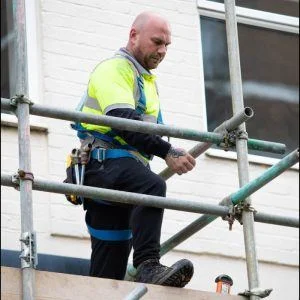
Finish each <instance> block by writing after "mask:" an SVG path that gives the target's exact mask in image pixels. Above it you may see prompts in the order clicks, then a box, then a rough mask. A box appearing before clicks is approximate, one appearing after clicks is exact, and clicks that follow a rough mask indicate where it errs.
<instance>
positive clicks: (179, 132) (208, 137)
mask: <svg viewBox="0 0 300 300" xmlns="http://www.w3.org/2000/svg"><path fill="white" fill-rule="evenodd" d="M1 110H2V112H15V110H16V107H15V106H14V105H12V104H11V101H10V100H9V99H5V98H1ZM30 113H31V114H32V115H37V116H41V117H48V118H54V119H61V120H67V121H74V122H79V123H81V122H83V123H90V124H97V125H99V124H101V125H105V126H109V127H112V128H117V129H123V130H129V131H136V132H143V133H150V134H157V135H161V136H171V137H176V138H180V139H187V140H192V141H199V142H210V143H213V144H220V143H222V142H223V141H224V136H223V134H221V133H215V132H200V131H197V130H191V129H186V128H178V127H174V126H168V125H158V124H152V123H148V122H140V121H135V120H128V119H124V118H117V117H109V116H96V115H93V114H87V113H82V112H78V111H68V110H64V109H61V108H54V107H51V106H46V105H39V104H32V105H30ZM248 144H249V149H251V147H252V145H253V144H255V143H251V139H249V140H248ZM259 147H260V150H261V151H268V152H274V153H279V154H282V153H284V152H285V148H286V146H285V145H284V144H280V143H273V142H262V143H261V144H260V145H259ZM255 149H257V147H256V148H255Z"/></svg>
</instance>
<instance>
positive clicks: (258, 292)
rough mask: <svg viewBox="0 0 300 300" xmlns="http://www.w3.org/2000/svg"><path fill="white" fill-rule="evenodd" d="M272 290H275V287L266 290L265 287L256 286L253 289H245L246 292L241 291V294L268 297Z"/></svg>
mask: <svg viewBox="0 0 300 300" xmlns="http://www.w3.org/2000/svg"><path fill="white" fill-rule="evenodd" d="M272 291H273V289H265V290H264V289H261V288H254V289H252V290H245V291H244V292H242V293H239V295H241V296H247V297H250V296H257V297H260V298H266V297H268V296H269V295H270V294H271V292H272Z"/></svg>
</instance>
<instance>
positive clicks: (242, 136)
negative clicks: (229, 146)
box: [236, 130, 248, 140]
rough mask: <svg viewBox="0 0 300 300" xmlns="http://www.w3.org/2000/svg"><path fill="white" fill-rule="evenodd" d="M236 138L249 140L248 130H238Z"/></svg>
mask: <svg viewBox="0 0 300 300" xmlns="http://www.w3.org/2000/svg"><path fill="white" fill-rule="evenodd" d="M236 138H237V139H239V140H248V132H247V131H246V130H238V131H237V132H236Z"/></svg>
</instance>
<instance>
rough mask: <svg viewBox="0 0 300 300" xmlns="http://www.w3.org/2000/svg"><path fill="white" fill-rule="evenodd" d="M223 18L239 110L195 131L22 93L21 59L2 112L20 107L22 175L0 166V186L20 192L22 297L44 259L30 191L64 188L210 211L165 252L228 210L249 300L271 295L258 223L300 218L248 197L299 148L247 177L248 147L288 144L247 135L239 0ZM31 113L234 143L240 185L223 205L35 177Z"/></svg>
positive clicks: (29, 295)
mask: <svg viewBox="0 0 300 300" xmlns="http://www.w3.org/2000/svg"><path fill="white" fill-rule="evenodd" d="M23 1H24V0H22V1H14V3H18V7H16V8H15V14H16V12H18V11H19V12H20V11H21V12H22V9H23V8H24V6H22V5H24V2H23ZM22 7H23V8H22ZM23 13H24V12H23ZM19 17H20V14H19ZM225 17H226V33H227V42H228V54H229V67H230V81H231V91H232V107H233V117H232V118H230V119H229V120H226V121H225V122H223V123H222V124H221V125H220V126H218V127H217V128H216V129H215V130H214V132H200V131H197V130H190V129H185V128H177V127H173V126H167V125H157V124H150V123H144V122H139V121H133V120H126V119H122V118H116V117H108V116H96V115H92V114H87V113H82V112H76V111H74V112H70V111H67V110H63V109H56V108H53V107H50V106H45V105H38V104H34V103H32V102H31V101H30V100H29V99H28V98H27V97H26V96H24V94H26V93H27V90H26V84H24V82H25V81H24V78H26V76H25V75H24V68H23V67H22V66H23V65H24V64H16V65H19V67H17V68H20V70H16V73H17V74H23V76H21V78H19V80H18V81H19V82H23V84H19V86H18V89H17V90H19V91H22V93H20V94H18V95H16V96H15V97H13V98H11V99H4V98H1V111H2V112H4V113H14V114H16V116H17V118H18V144H19V170H18V172H17V173H16V174H5V173H2V174H1V185H4V186H10V187H14V188H17V189H18V190H19V191H20V202H21V239H20V240H21V245H22V246H21V255H20V258H21V269H22V289H23V299H24V300H29V299H30V300H31V299H34V291H35V286H34V282H35V273H34V271H35V268H36V266H37V263H38V262H37V251H36V236H35V232H34V228H33V211H32V190H38V191H44V192H51V193H59V194H74V195H79V196H83V197H88V198H92V199H93V200H94V201H97V199H106V200H108V201H111V202H119V203H127V204H135V205H146V206H153V207H160V208H167V209H173V210H180V211H186V212H194V213H199V214H204V215H202V216H201V217H199V218H198V219H196V220H195V221H194V222H192V223H191V224H190V225H188V226H187V227H186V228H184V229H182V230H181V231H180V232H178V233H177V234H175V235H174V236H173V237H171V238H170V239H168V240H167V241H165V242H164V243H163V244H162V245H161V251H160V254H161V255H164V254H166V253H167V252H169V251H170V250H172V249H173V248H174V247H176V246H177V245H178V244H180V243H182V242H183V241H185V240H186V239H187V238H189V237H190V236H192V235H193V234H194V233H196V232H198V231H199V230H200V229H202V228H204V227H205V226H206V225H208V224H210V223H211V222H212V221H214V220H215V219H216V218H217V217H222V218H223V219H224V220H227V221H228V223H229V226H230V227H231V225H232V223H233V221H234V220H235V219H237V220H238V221H240V223H241V224H242V225H243V233H244V245H245V254H246V264H247V275H248V288H249V289H248V290H246V291H245V292H244V295H246V296H249V297H250V299H251V300H257V299H259V298H261V297H265V296H268V295H269V294H270V292H271V289H262V288H261V287H260V281H259V274H258V260H257V253H256V246H255V235H254V222H262V223H269V224H276V225H281V226H288V227H297V228H299V219H298V218H292V217H285V216H276V215H272V214H267V213H262V212H256V211H255V210H254V208H253V207H252V205H251V198H250V196H251V195H252V194H253V193H254V192H255V191H257V190H258V189H260V188H261V187H263V186H264V185H266V184H267V183H269V182H270V181H271V180H273V179H274V178H276V177H277V176H279V175H280V174H281V173H283V172H284V171H285V170H287V169H289V168H290V167H291V166H293V165H294V164H296V163H297V162H298V161H299V149H296V150H294V151H293V152H291V153H290V154H288V155H287V156H285V157H284V158H283V159H281V160H280V161H279V162H278V163H276V164H275V165H273V166H272V167H270V168H269V169H267V170H266V171H265V172H263V173H262V174H261V175H260V176H258V177H257V178H255V179H254V180H252V181H250V180H249V170H248V166H249V163H248V148H249V149H255V150H260V151H266V152H272V153H279V154H283V153H284V152H285V145H284V144H280V143H274V142H269V141H261V140H255V139H250V138H248V135H247V132H246V125H245V123H246V122H247V121H248V120H250V119H251V117H252V116H253V114H254V113H253V110H252V109H251V108H250V107H244V103H243V93H242V79H241V70H240V61H239V57H240V56H239V47H238V34H237V22H236V13H235V1H232V0H225ZM16 22H18V23H20V18H19V19H18V18H17V19H16ZM21 23H22V22H21ZM20 47H21V49H18V50H17V57H18V59H19V61H22V59H24V55H25V54H24V48H25V45H24V44H23V45H20ZM22 80H23V81H22ZM30 114H32V115H37V116H42V117H48V118H54V119H61V120H66V121H75V122H84V123H90V124H102V125H106V126H110V127H113V128H119V129H123V130H124V129H125V130H129V131H135V132H143V133H151V134H159V135H165V136H169V137H176V138H180V139H188V140H193V141H198V142H199V143H198V144H196V146H194V147H193V148H192V149H190V150H189V153H190V154H191V155H192V156H193V157H195V158H196V157H198V156H200V155H201V154H202V153H204V152H205V151H206V150H207V149H209V148H210V147H211V146H212V145H213V144H216V145H217V146H218V147H220V148H221V149H224V150H228V149H234V148H235V149H236V152H237V164H238V174H239V186H240V187H239V189H238V190H237V191H236V192H234V193H232V194H230V195H228V196H227V197H225V198H224V199H223V200H221V202H220V203H219V205H212V204H209V203H200V202H196V201H189V200H182V199H176V198H165V197H157V196H149V195H141V194H136V193H129V192H121V191H115V190H109V189H104V188H95V187H90V186H80V185H75V184H68V183H60V182H55V181H50V180H41V179H34V176H33V174H32V172H31V146H30V123H29V116H30ZM173 174H174V173H173V172H172V171H171V170H170V169H169V168H166V169H165V170H163V171H162V172H161V173H160V174H159V175H160V176H161V177H162V178H164V179H165V180H167V179H169V178H170V177H171V176H172V175H173ZM134 276H135V269H134V268H133V267H132V266H131V265H129V266H128V270H127V279H130V278H134ZM146 292H147V288H146V287H145V285H138V286H137V287H136V289H135V290H134V291H132V293H131V294H130V295H128V296H127V298H126V299H128V300H129V299H131V300H132V299H139V298H140V297H141V296H142V295H144V294H145V293H146Z"/></svg>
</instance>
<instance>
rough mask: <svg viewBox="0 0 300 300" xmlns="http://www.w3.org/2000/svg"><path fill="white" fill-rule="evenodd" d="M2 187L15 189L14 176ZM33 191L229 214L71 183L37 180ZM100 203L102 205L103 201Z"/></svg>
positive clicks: (215, 207) (213, 207) (194, 204)
mask: <svg viewBox="0 0 300 300" xmlns="http://www.w3.org/2000/svg"><path fill="white" fill-rule="evenodd" d="M1 185H5V186H11V187H15V186H16V184H15V183H14V182H13V181H12V174H11V175H9V174H1ZM32 189H33V190H37V191H45V192H52V193H58V194H66V195H72V194H74V195H78V196H83V197H87V198H92V199H93V200H94V201H96V202H98V201H101V200H97V199H105V200H107V201H111V202H120V203H126V204H133V205H145V206H154V207H160V208H168V209H174V210H182V211H187V212H194V213H210V214H213V215H216V216H226V215H227V214H228V212H229V209H228V207H225V206H219V205H213V204H203V203H199V202H196V201H191V200H181V199H174V198H165V197H158V196H150V195H144V194H137V193H130V192H124V191H117V190H110V189H104V188H96V187H91V186H82V185H76V184H71V183H61V182H56V181H50V180H43V179H36V178H35V179H34V182H33V185H32ZM100 203H102V201H101V202H100Z"/></svg>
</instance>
